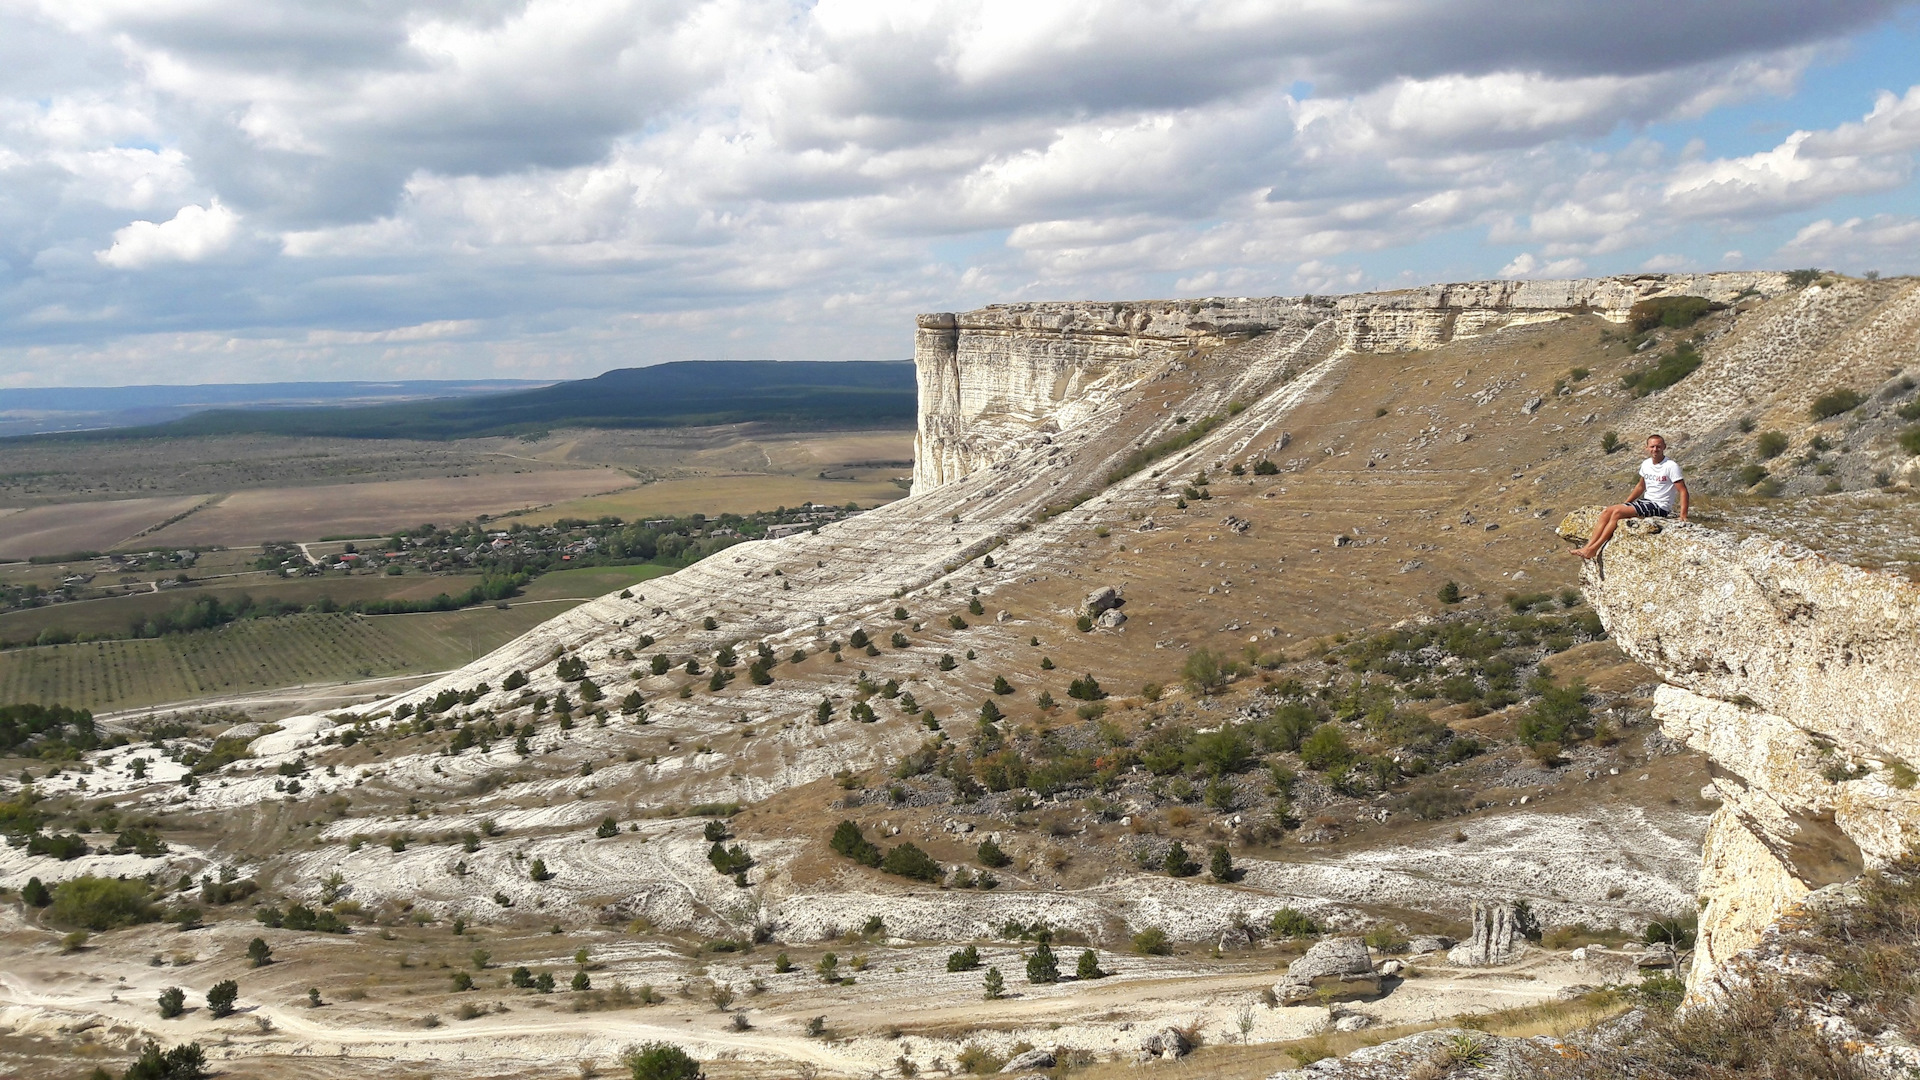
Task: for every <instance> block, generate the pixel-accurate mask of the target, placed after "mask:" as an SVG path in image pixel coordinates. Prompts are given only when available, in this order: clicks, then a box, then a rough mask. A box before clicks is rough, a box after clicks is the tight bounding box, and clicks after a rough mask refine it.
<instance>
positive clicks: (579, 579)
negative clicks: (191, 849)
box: [0, 566, 671, 711]
mask: <svg viewBox="0 0 1920 1080" xmlns="http://www.w3.org/2000/svg"><path fill="white" fill-rule="evenodd" d="M670 572H671V570H670V569H669V568H668V567H664V566H613V567H589V568H585V569H581V570H560V571H555V572H554V573H551V574H545V575H543V576H541V577H539V578H537V579H535V581H534V582H533V583H532V584H531V585H530V586H529V587H528V588H527V591H526V595H525V596H524V597H520V598H516V599H515V600H513V601H511V602H510V606H509V607H508V608H506V609H505V610H502V609H499V608H495V607H492V606H484V607H476V608H469V609H467V610H464V611H448V612H431V613H426V614H420V615H381V616H372V617H363V616H358V615H347V614H343V613H338V612H335V613H331V614H302V615H287V616H283V617H280V618H273V619H250V620H243V621H241V622H236V623H232V624H229V625H227V626H224V627H220V628H218V629H215V630H206V631H201V632H199V633H193V634H176V635H172V636H169V637H163V638H150V639H145V640H139V641H100V642H88V643H83V644H73V645H52V646H42V647H38V648H26V649H13V650H9V651H7V652H0V701H7V702H25V701H32V702H47V703H59V704H63V705H71V706H74V707H78V708H89V709H94V710H96V711H105V710H110V709H125V708H134V707H138V706H143V705H156V704H161V703H165V702H174V701H187V700H189V699H193V698H202V697H209V696H216V695H227V694H234V693H240V692H244V691H249V690H268V689H277V688H280V687H286V686H294V685H300V684H308V683H326V682H339V681H344V680H351V679H366V678H375V677H378V676H383V675H396V674H402V673H406V672H416V671H442V670H445V669H447V668H452V667H457V666H458V665H460V664H464V663H466V662H467V661H469V660H472V659H474V658H475V657H478V656H480V655H482V654H484V653H486V652H488V651H490V650H492V649H495V648H497V647H499V646H500V645H503V644H505V643H506V642H508V641H511V640H513V639H514V638H515V637H518V636H519V635H521V634H523V633H525V632H527V631H528V630H531V629H532V628H533V627H535V626H537V625H539V624H540V623H542V622H544V621H546V620H547V619H550V618H552V617H553V616H555V615H558V614H560V613H561V612H563V611H565V610H567V609H568V608H569V607H572V606H574V605H575V604H577V603H579V602H580V600H582V599H590V598H592V597H596V596H600V595H603V594H605V593H608V592H612V591H614V590H616V589H620V588H624V587H626V586H628V585H632V584H636V583H638V582H641V581H645V580H647V579H649V578H655V577H659V576H661V575H662V574H666V573H670ZM347 580H350V579H347ZM360 580H365V581H369V582H375V583H378V582H379V581H380V579H376V578H365V579H360ZM420 580H421V581H422V582H426V583H437V587H435V588H434V590H433V591H435V592H439V591H442V590H443V589H446V588H448V587H450V586H451V584H452V583H454V582H465V581H466V579H464V578H447V577H434V578H421V579H420ZM330 583H331V584H335V585H339V584H345V583H346V580H341V581H334V582H330ZM290 584H292V583H290ZM299 584H329V582H312V583H299ZM461 587H462V588H464V587H465V586H464V585H462V586H461ZM179 595H181V594H174V595H173V597H171V598H172V599H176V600H177V599H178V597H179ZM428 595H431V594H428ZM336 598H337V597H336ZM69 606H76V605H69Z"/></svg>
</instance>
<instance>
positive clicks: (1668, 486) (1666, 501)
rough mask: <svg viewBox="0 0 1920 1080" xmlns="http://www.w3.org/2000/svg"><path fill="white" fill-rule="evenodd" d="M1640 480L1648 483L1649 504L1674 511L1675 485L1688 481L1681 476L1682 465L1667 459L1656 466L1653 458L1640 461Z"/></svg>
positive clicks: (1647, 497) (1647, 496)
mask: <svg viewBox="0 0 1920 1080" xmlns="http://www.w3.org/2000/svg"><path fill="white" fill-rule="evenodd" d="M1640 479H1641V480H1643V481H1645V482H1646V485H1647V494H1646V499H1647V501H1648V502H1650V503H1653V504H1654V505H1656V506H1658V507H1659V508H1660V509H1662V510H1672V509H1673V485H1675V484H1677V483H1679V482H1680V481H1681V480H1684V479H1686V478H1685V477H1683V476H1681V475H1680V463H1679V462H1677V461H1675V460H1673V459H1672V458H1667V459H1666V460H1665V461H1662V462H1661V463H1660V464H1658V465H1655V464H1654V463H1653V459H1652V458H1642V459H1641V461H1640Z"/></svg>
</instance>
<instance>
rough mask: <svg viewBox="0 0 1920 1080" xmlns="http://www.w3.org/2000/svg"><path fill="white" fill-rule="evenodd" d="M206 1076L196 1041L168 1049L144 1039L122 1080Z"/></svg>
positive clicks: (198, 1078)
mask: <svg viewBox="0 0 1920 1080" xmlns="http://www.w3.org/2000/svg"><path fill="white" fill-rule="evenodd" d="M95 1072H96V1074H98V1073H101V1072H103V1070H98V1069H96V1070H95ZM209 1075H211V1074H210V1073H208V1072H207V1055H206V1051H204V1050H202V1049H200V1044H199V1043H197V1042H195V1043H183V1044H182V1045H180V1046H176V1047H174V1048H173V1049H171V1050H162V1049H160V1044H159V1043H156V1042H148V1043H147V1044H146V1045H145V1046H143V1047H141V1048H140V1056H139V1057H137V1058H135V1059H134V1061H133V1064H131V1065H129V1066H127V1071H126V1072H125V1073H123V1074H122V1080H202V1078H204V1077H206V1076H209Z"/></svg>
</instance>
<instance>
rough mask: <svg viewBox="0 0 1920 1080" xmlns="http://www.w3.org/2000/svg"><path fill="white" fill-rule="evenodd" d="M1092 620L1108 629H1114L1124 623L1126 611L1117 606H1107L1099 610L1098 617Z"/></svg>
mask: <svg viewBox="0 0 1920 1080" xmlns="http://www.w3.org/2000/svg"><path fill="white" fill-rule="evenodd" d="M1094 621H1095V622H1097V623H1099V624H1100V625H1101V626H1104V627H1106V628H1107V629H1109V630H1115V629H1118V628H1119V627H1121V626H1122V625H1124V624H1125V623H1126V621H1127V613H1126V612H1124V611H1121V610H1119V609H1118V608H1108V609H1107V610H1105V611H1103V612H1101V613H1100V617H1099V618H1098V619H1095V620H1094Z"/></svg>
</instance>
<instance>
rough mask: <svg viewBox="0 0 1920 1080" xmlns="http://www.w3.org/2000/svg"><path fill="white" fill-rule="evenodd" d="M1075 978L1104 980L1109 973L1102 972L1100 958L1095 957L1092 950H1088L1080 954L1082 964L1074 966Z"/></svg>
mask: <svg viewBox="0 0 1920 1080" xmlns="http://www.w3.org/2000/svg"><path fill="white" fill-rule="evenodd" d="M1073 977H1074V978H1076V979H1104V978H1106V977H1107V973H1106V972H1104V971H1101V970H1100V958H1099V957H1098V956H1095V955H1094V952H1093V950H1092V949H1088V950H1086V951H1085V952H1083V953H1081V954H1080V962H1079V963H1077V964H1075V965H1074V967H1073Z"/></svg>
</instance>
